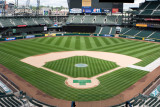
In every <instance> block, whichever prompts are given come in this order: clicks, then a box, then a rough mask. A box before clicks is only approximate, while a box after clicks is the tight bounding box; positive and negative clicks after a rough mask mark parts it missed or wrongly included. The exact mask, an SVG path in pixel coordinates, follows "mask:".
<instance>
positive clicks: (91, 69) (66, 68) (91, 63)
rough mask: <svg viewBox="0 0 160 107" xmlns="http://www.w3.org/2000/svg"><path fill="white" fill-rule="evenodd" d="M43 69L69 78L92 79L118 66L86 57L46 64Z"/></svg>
mask: <svg viewBox="0 0 160 107" xmlns="http://www.w3.org/2000/svg"><path fill="white" fill-rule="evenodd" d="M75 64H87V65H88V66H87V67H76V66H75ZM44 67H46V68H49V69H52V70H54V71H57V72H60V73H63V74H66V75H68V76H71V77H75V78H76V77H88V78H90V77H93V76H96V75H98V74H100V73H103V72H106V71H109V70H112V69H114V68H116V67H118V65H117V64H116V63H114V62H111V61H105V60H102V59H97V58H92V57H88V56H74V57H69V58H65V59H60V60H57V61H51V62H47V63H46V64H45V65H44Z"/></svg>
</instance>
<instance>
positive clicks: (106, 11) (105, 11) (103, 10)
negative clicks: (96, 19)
mask: <svg viewBox="0 0 160 107" xmlns="http://www.w3.org/2000/svg"><path fill="white" fill-rule="evenodd" d="M101 11H102V13H111V11H110V10H108V9H101Z"/></svg>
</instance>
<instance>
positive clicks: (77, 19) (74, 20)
mask: <svg viewBox="0 0 160 107" xmlns="http://www.w3.org/2000/svg"><path fill="white" fill-rule="evenodd" d="M83 17H84V16H83V15H76V16H75V17H74V18H73V20H72V22H71V23H82V19H83Z"/></svg>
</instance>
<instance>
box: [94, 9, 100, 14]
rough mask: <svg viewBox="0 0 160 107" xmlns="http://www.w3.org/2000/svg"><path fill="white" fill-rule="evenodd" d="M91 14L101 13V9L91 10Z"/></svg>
mask: <svg viewBox="0 0 160 107" xmlns="http://www.w3.org/2000/svg"><path fill="white" fill-rule="evenodd" d="M92 13H102V10H101V9H92Z"/></svg>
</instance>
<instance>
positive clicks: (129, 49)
mask: <svg viewBox="0 0 160 107" xmlns="http://www.w3.org/2000/svg"><path fill="white" fill-rule="evenodd" d="M148 45H150V44H149V43H140V44H136V45H133V46H126V47H125V48H121V49H119V50H115V51H113V52H116V53H121V54H125V55H128V54H129V53H130V52H132V51H136V49H141V48H143V47H146V46H148Z"/></svg>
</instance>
